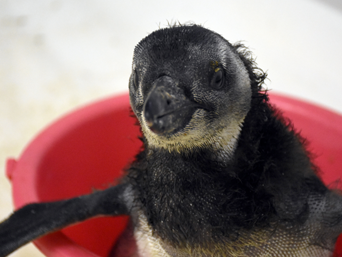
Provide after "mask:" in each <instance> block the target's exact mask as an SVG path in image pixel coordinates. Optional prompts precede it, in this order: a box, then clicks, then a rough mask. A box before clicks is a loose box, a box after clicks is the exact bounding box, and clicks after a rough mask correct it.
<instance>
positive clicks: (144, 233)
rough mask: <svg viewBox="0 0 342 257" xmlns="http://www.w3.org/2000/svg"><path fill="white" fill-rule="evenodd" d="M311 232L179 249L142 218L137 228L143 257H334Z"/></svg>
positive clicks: (275, 232)
mask: <svg viewBox="0 0 342 257" xmlns="http://www.w3.org/2000/svg"><path fill="white" fill-rule="evenodd" d="M308 229H309V230H310V229H312V228H310V227H309V228H303V229H297V228H292V231H291V228H290V227H288V230H287V229H271V230H266V231H265V230H259V231H254V232H252V233H241V235H240V237H239V239H237V240H235V241H233V240H226V242H224V240H222V242H221V243H217V242H212V243H211V244H208V245H207V247H205V246H190V245H188V246H187V247H183V248H176V247H173V246H171V245H168V244H167V243H165V242H164V241H163V240H162V239H160V238H158V237H157V236H155V235H154V233H153V230H152V228H151V227H150V226H149V224H148V222H147V219H146V217H145V216H144V215H141V216H140V218H139V221H138V224H137V226H136V227H135V229H134V237H135V240H136V244H137V256H139V257H157V256H158V257H271V256H272V257H273V256H274V257H288V256H292V257H331V256H332V251H331V250H329V249H326V248H323V247H321V246H317V245H314V244H312V242H311V239H310V237H309V236H307V235H306V234H307V231H308Z"/></svg>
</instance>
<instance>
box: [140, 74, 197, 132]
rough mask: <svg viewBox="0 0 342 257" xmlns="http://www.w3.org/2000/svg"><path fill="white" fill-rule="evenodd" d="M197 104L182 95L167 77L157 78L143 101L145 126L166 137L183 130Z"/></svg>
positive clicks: (175, 84) (181, 91)
mask: <svg viewBox="0 0 342 257" xmlns="http://www.w3.org/2000/svg"><path fill="white" fill-rule="evenodd" d="M197 108H198V104H196V103H193V102H191V101H190V100H189V99H187V98H186V97H185V95H184V92H183V90H181V89H180V88H179V87H178V86H177V83H176V82H175V81H174V80H173V79H172V78H171V77H169V76H162V77H160V78H158V79H157V80H156V81H155V82H154V83H153V84H152V89H151V91H150V93H149V95H148V97H147V99H146V101H145V104H144V107H143V115H144V118H145V122H146V125H147V126H148V127H149V129H150V130H151V131H153V132H154V133H156V134H158V135H167V134H172V133H175V132H177V131H178V130H180V129H182V128H184V127H185V126H186V125H187V124H188V123H189V121H190V120H191V117H192V114H193V113H194V112H195V110H196V109H197Z"/></svg>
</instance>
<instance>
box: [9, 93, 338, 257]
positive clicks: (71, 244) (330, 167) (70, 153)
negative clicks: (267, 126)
mask: <svg viewBox="0 0 342 257" xmlns="http://www.w3.org/2000/svg"><path fill="white" fill-rule="evenodd" d="M271 102H272V103H274V104H275V105H276V106H278V107H279V108H280V109H282V110H283V113H284V115H285V116H286V117H288V118H290V119H291V120H292V121H293V124H294V125H295V128H296V129H297V130H301V131H302V135H303V136H305V137H306V138H308V140H309V141H310V142H311V144H310V149H311V150H312V151H313V153H314V154H315V155H316V156H317V158H316V159H315V163H316V164H317V165H318V166H319V167H320V168H321V176H322V178H323V180H324V181H325V183H327V184H331V183H334V181H336V180H338V179H340V178H341V171H340V167H342V158H339V157H341V156H342V117H341V116H340V115H338V114H336V113H333V112H330V111H328V110H325V109H322V108H320V107H317V106H314V105H311V104H308V103H305V102H302V101H298V100H295V99H292V98H289V97H284V96H280V95H276V94H273V93H272V94H271ZM130 116H131V113H130V110H129V99H128V95H123V96H116V97H112V98H109V99H106V100H102V101H99V102H96V103H94V104H91V105H88V106H86V107H84V108H81V109H79V110H76V111H75V112H73V113H71V114H69V115H67V116H65V117H63V118H61V119H60V120H58V121H57V122H55V123H54V124H52V125H51V126H50V127H48V128H47V129H45V130H44V131H42V132H41V133H40V134H39V135H38V136H37V137H36V138H35V139H34V140H33V141H32V142H31V143H30V144H29V145H28V147H27V148H26V149H25V151H24V152H23V154H22V155H21V156H20V158H19V159H18V160H17V162H15V160H12V159H10V160H9V161H8V163H7V170H6V174H7V176H8V177H9V178H10V179H11V181H12V187H13V199H14V204H15V208H16V209H17V208H19V207H21V206H23V205H24V204H27V203H31V202H42V201H51V200H58V199H64V198H69V197H73V196H77V195H81V194H87V193H90V192H91V191H92V189H102V188H106V187H108V186H110V185H113V184H115V183H116V182H117V181H116V180H117V178H118V177H120V176H122V174H123V172H122V170H123V169H124V167H125V166H126V165H128V164H129V163H130V162H131V161H132V160H133V159H134V156H135V154H136V153H137V152H138V150H139V148H140V147H141V142H140V140H138V139H137V135H139V133H140V132H139V127H138V126H135V125H134V124H135V119H133V118H131V117H130ZM334 185H335V184H334ZM126 223H127V217H117V218H95V219H91V220H89V221H86V222H83V223H80V224H77V225H75V226H72V227H69V228H67V229H64V230H62V231H60V232H56V233H53V234H51V235H47V236H45V237H43V238H41V239H38V240H36V241H35V244H36V245H37V247H38V248H39V249H40V250H41V251H42V252H43V253H44V254H45V255H47V256H50V257H52V256H54V257H57V256H58V257H61V256H62V257H72V256H78V257H79V256H85V257H90V256H92V257H95V256H106V255H107V253H108V251H109V250H110V249H111V247H112V245H113V244H114V243H115V241H116V239H117V237H118V236H119V235H120V233H121V232H122V230H123V229H124V227H125V226H126ZM341 253H342V239H341V238H340V240H339V241H338V243H337V249H336V254H341ZM338 256H340V255H338ZM341 256H342V254H341Z"/></svg>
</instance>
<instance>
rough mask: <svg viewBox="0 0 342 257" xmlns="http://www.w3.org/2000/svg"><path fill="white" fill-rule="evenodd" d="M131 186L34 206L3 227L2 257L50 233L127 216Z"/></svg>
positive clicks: (0, 233)
mask: <svg viewBox="0 0 342 257" xmlns="http://www.w3.org/2000/svg"><path fill="white" fill-rule="evenodd" d="M128 192H129V186H128V185H127V184H120V185H118V186H115V187H111V188H108V189H106V190H103V191H97V192H95V193H93V194H89V195H84V196H80V197H75V198H71V199H68V200H62V201H56V202H47V203H33V204H29V205H26V206H24V207H22V208H21V209H19V210H17V211H15V212H14V213H13V214H12V215H11V216H9V217H8V218H7V219H6V220H4V221H3V222H2V223H0V257H4V256H7V255H8V254H10V253H12V252H13V251H15V250H16V249H17V248H19V247H21V246H23V245H25V244H27V243H29V242H30V241H32V240H34V239H37V238H39V237H41V236H43V235H46V234H48V233H50V232H54V231H56V230H59V229H61V228H64V227H66V226H68V225H71V224H74V223H77V222H80V221H84V220H86V219H89V218H92V217H95V216H99V215H111V216H116V215H126V214H128V213H129V207H128V204H127V203H126V201H125V200H126V196H127V193H128Z"/></svg>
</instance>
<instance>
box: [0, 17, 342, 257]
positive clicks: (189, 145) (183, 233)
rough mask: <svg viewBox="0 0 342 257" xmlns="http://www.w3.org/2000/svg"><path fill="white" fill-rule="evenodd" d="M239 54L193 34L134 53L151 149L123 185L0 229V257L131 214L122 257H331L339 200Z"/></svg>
mask: <svg viewBox="0 0 342 257" xmlns="http://www.w3.org/2000/svg"><path fill="white" fill-rule="evenodd" d="M265 79H266V73H264V72H263V71H262V70H261V69H259V68H258V67H257V66H256V63H255V61H254V59H253V58H252V56H251V53H250V52H249V51H248V49H247V48H246V47H244V46H243V45H242V44H235V45H233V44H231V43H229V42H228V41H227V40H226V39H224V38H223V37H222V36H220V35H219V34H217V33H215V32H213V31H211V30H209V29H206V28H204V27H202V26H199V25H195V24H187V25H180V24H179V25H173V26H170V27H168V28H163V29H159V30H157V31H155V32H153V33H151V34H150V35H148V36H147V37H145V38H144V39H142V40H141V41H140V43H139V44H138V45H137V46H136V47H135V50H134V55H133V64H132V74H131V76H130V78H129V95H130V104H131V108H132V110H133V112H134V114H135V116H136V118H137V120H138V121H139V124H140V126H141V130H142V132H143V137H142V141H143V143H144V147H143V149H142V150H141V152H140V153H139V154H138V155H137V156H136V159H135V161H134V162H133V163H132V164H131V165H130V167H129V168H128V169H127V172H126V175H125V176H124V177H123V178H122V180H121V181H120V183H119V184H118V185H117V186H113V187H110V188H108V189H106V190H103V191H97V192H94V193H92V194H89V195H84V196H80V197H76V198H72V199H67V200H62V201H56V202H49V203H36V204H29V205H27V206H25V207H23V208H21V209H19V210H17V211H15V212H14V213H13V214H12V215H11V216H9V218H8V219H6V220H5V221H3V222H2V223H1V224H0V256H1V257H2V256H6V255H8V254H9V253H11V252H13V251H14V250H15V249H17V248H19V247H20V246H22V245H24V244H26V243H28V242H30V241H32V240H34V239H36V238H38V237H40V236H43V235H45V234H47V233H50V232H52V231H55V230H58V229H61V228H63V227H65V226H68V225H71V224H74V223H76V222H80V221H83V220H86V219H89V218H91V217H95V216H98V215H108V216H116V215H129V216H130V225H129V226H128V227H127V229H126V231H125V232H124V233H123V234H122V236H121V238H120V239H119V240H118V243H117V245H116V246H115V247H114V248H113V250H112V252H111V256H116V257H118V256H120V257H149V256H162V257H171V256H172V257H212V256H223V257H225V256H227V257H228V256H234V257H259V256H277V257H285V256H294V257H328V256H332V255H333V249H334V245H335V242H336V239H337V237H338V235H339V234H340V233H341V232H342V196H341V194H340V193H339V192H337V191H336V190H330V189H328V188H327V187H326V186H325V185H324V184H323V182H322V181H321V179H320V178H319V176H318V168H317V167H316V166H315V165H314V164H313V163H312V161H311V154H310V153H309V152H308V151H307V147H306V145H307V144H306V141H305V139H303V138H302V137H301V136H300V135H299V133H297V132H296V131H295V130H294V128H293V126H292V124H291V123H290V122H289V121H287V120H286V119H284V118H283V117H282V115H281V113H280V111H278V110H277V109H276V108H275V107H274V106H272V105H270V103H269V101H268V100H269V99H268V94H267V90H264V89H263V84H264V80H265Z"/></svg>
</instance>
